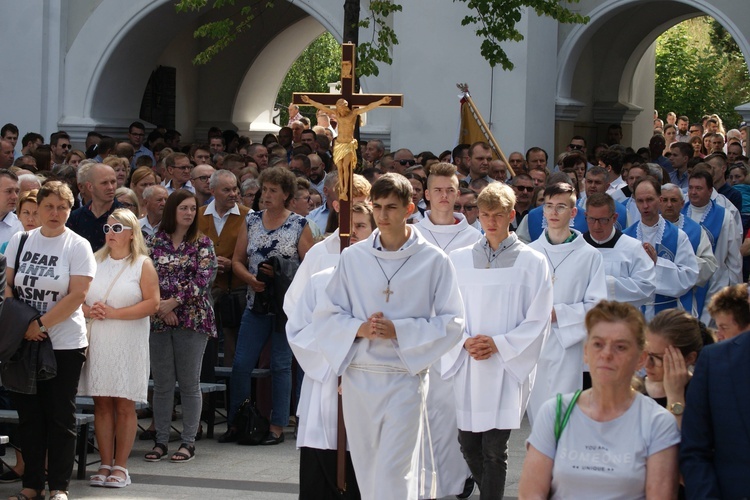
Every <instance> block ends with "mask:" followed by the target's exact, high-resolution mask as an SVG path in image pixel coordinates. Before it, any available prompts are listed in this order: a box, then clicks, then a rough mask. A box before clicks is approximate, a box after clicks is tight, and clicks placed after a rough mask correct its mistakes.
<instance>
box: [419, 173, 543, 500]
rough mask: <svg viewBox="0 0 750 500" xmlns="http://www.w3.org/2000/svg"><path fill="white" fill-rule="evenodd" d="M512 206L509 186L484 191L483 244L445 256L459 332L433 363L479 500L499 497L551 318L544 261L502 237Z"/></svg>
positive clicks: (481, 200)
mask: <svg viewBox="0 0 750 500" xmlns="http://www.w3.org/2000/svg"><path fill="white" fill-rule="evenodd" d="M515 204H516V197H515V194H514V192H513V189H511V188H510V187H509V186H506V185H505V184H502V183H500V182H495V183H492V184H490V185H489V186H487V187H486V188H484V190H483V191H482V192H481V193H480V195H479V198H478V199H477V205H478V206H479V221H480V222H481V224H482V229H483V230H484V234H485V237H484V238H482V239H481V240H480V241H478V242H476V243H474V244H473V245H471V246H468V247H466V248H462V249H460V250H455V251H453V252H451V254H450V258H451V261H452V262H453V264H454V266H455V267H456V273H457V275H458V283H459V287H460V290H461V296H462V298H463V300H464V307H465V309H466V329H465V331H464V336H463V342H461V343H459V344H458V345H457V346H456V347H454V348H453V349H452V350H451V351H450V352H449V353H448V354H446V355H445V356H443V358H442V360H441V364H442V366H443V377H444V378H448V379H450V380H452V382H453V388H454V391H455V397H456V399H455V405H456V409H457V416H458V428H459V438H458V439H459V442H460V443H461V450H462V451H463V455H464V458H465V459H466V462H467V463H468V465H469V468H470V469H471V472H472V474H473V475H474V480H475V481H476V482H477V484H478V485H479V490H480V492H481V497H482V499H487V500H493V499H497V500H501V499H502V498H503V493H504V490H505V475H506V472H507V469H508V463H507V460H508V438H510V432H511V429H518V428H519V427H520V426H521V419H522V418H523V414H524V412H525V411H526V403H527V402H528V399H529V391H530V389H531V386H532V385H533V383H534V373H535V370H536V365H537V361H538V360H539V354H540V353H541V351H542V344H543V343H544V340H545V338H546V337H547V335H548V333H549V328H550V316H551V313H552V280H551V276H550V272H549V266H548V264H547V260H546V258H545V257H544V255H542V254H540V253H539V252H537V251H534V250H532V249H531V248H529V247H528V246H527V245H525V244H524V243H522V242H521V241H520V240H519V239H518V236H516V234H515V233H510V232H509V229H510V223H511V221H513V220H514V219H515V210H514V209H513V207H514V206H515ZM498 304H499V305H500V307H498ZM430 389H432V388H430Z"/></svg>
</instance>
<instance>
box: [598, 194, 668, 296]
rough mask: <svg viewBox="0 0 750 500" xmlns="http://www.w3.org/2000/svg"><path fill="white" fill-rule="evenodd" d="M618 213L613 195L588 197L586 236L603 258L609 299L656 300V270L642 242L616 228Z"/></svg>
mask: <svg viewBox="0 0 750 500" xmlns="http://www.w3.org/2000/svg"><path fill="white" fill-rule="evenodd" d="M619 215H620V214H618V213H617V212H616V210H615V200H613V199H612V197H611V196H610V195H608V194H606V193H596V194H592V195H591V196H589V197H588V198H586V222H587V224H588V227H589V230H588V232H586V233H584V235H583V238H584V239H585V240H586V242H587V243H588V244H589V245H591V246H592V247H594V248H596V249H597V250H599V253H601V254H602V258H603V259H604V273H605V275H606V279H607V299H609V300H616V301H617V302H627V303H629V304H632V305H633V306H635V307H640V306H643V305H645V304H649V303H651V302H653V300H654V293H655V291H656V283H655V282H654V281H655V279H656V270H655V269H654V262H653V261H652V260H651V259H650V258H649V256H648V254H647V253H646V251H645V250H644V249H643V247H642V246H641V243H640V242H639V241H638V240H636V239H635V238H632V237H630V236H627V235H625V234H623V233H622V231H620V230H619V229H617V227H616V224H617V220H618V219H619Z"/></svg>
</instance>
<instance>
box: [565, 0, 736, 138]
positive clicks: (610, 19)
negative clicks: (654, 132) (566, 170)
mask: <svg viewBox="0 0 750 500" xmlns="http://www.w3.org/2000/svg"><path fill="white" fill-rule="evenodd" d="M587 4H588V5H589V6H590V9H589V10H588V12H587V14H588V15H589V16H590V18H591V20H590V22H589V23H588V24H587V25H578V26H572V27H565V28H563V27H561V31H563V30H564V35H565V36H564V37H562V38H561V39H562V42H561V43H560V45H559V52H558V74H557V96H556V127H555V129H556V130H555V146H556V149H555V150H556V151H563V150H564V149H565V144H567V141H568V140H569V139H570V137H571V136H573V135H583V136H584V137H586V138H587V139H588V140H589V142H590V143H593V142H597V141H601V140H603V139H604V136H605V133H606V128H607V126H608V125H609V124H612V123H621V124H622V126H623V132H624V140H623V143H624V144H631V143H632V144H645V143H648V138H649V137H650V135H651V129H652V118H653V108H654V106H653V100H654V99H653V73H654V59H653V55H654V50H653V44H654V42H655V40H656V38H657V37H658V36H659V35H660V34H661V33H663V32H664V31H666V30H667V29H669V28H670V27H672V26H674V25H675V24H678V23H680V22H682V21H684V20H686V19H690V18H693V17H697V16H702V15H709V16H711V17H713V18H714V19H716V20H717V21H718V22H719V23H721V25H722V26H724V28H726V30H727V31H728V32H729V33H730V34H731V35H732V37H733V38H734V39H735V41H736V42H737V43H738V45H739V47H740V49H741V50H742V52H743V54H744V56H745V61H750V23H739V24H738V23H737V22H736V21H737V20H742V19H747V17H748V14H747V12H746V9H744V8H742V7H741V5H739V4H738V3H737V2H732V1H731V0H714V1H710V2H709V1H706V0H695V1H690V2H687V1H683V0H664V1H658V2H639V1H637V0H616V1H611V2H606V3H599V2H593V1H589V2H587ZM582 6H583V3H582Z"/></svg>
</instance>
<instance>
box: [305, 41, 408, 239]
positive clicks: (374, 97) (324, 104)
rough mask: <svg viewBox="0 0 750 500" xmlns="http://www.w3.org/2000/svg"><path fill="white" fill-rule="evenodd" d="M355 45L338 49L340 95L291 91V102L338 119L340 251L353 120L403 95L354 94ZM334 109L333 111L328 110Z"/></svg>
mask: <svg viewBox="0 0 750 500" xmlns="http://www.w3.org/2000/svg"><path fill="white" fill-rule="evenodd" d="M355 53H356V52H355V46H354V44H352V43H345V44H343V45H342V46H341V57H342V60H341V93H340V94H326V93H312V92H311V93H304V92H295V93H294V94H293V96H292V102H293V103H294V104H299V105H307V106H314V107H316V108H317V109H320V110H322V111H324V112H325V113H326V114H328V115H331V116H334V117H336V119H337V120H338V124H339V125H338V137H337V138H336V139H335V143H334V146H333V161H334V164H335V165H336V168H337V169H338V171H339V199H340V200H341V202H342V204H341V210H340V212H339V228H340V229H339V233H340V235H341V248H342V249H343V248H346V247H347V246H348V245H349V233H350V230H351V229H350V226H351V216H350V209H351V207H350V200H351V189H352V188H351V181H352V174H353V172H354V168H355V167H356V165H357V147H358V145H357V141H356V139H355V138H354V130H355V128H356V125H357V118H358V117H359V115H361V114H362V113H365V112H367V111H370V110H372V109H375V108H377V107H380V106H384V107H401V106H402V105H403V96H402V95H400V94H390V95H385V94H357V93H355V88H354V87H355V85H354V84H355V68H356V66H355ZM331 106H335V108H336V109H335V110H334V109H331Z"/></svg>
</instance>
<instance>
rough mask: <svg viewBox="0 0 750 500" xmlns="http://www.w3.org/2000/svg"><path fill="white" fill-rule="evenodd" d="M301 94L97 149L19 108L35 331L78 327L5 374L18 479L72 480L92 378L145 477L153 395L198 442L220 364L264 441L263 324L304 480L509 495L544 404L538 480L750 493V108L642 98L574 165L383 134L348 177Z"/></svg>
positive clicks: (541, 491)
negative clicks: (47, 370)
mask: <svg viewBox="0 0 750 500" xmlns="http://www.w3.org/2000/svg"><path fill="white" fill-rule="evenodd" d="M297 111H298V109H295V113H294V115H293V119H292V120H290V123H289V124H288V126H286V127H282V128H281V129H280V130H279V132H278V133H277V134H268V135H267V136H266V137H264V139H263V141H262V142H261V143H252V142H251V141H250V140H249V139H248V138H247V137H241V136H239V135H238V134H237V133H236V132H234V131H231V130H227V131H221V130H219V129H217V128H211V129H210V130H209V132H208V137H207V141H206V142H205V143H193V144H190V145H185V144H182V142H181V135H180V133H179V132H177V131H176V130H165V129H160V128H156V129H154V130H152V131H150V132H149V133H148V134H146V131H147V128H146V126H145V125H144V124H142V123H140V122H133V123H132V124H131V125H130V127H129V129H128V131H127V139H125V140H118V139H115V138H112V137H107V136H102V135H101V134H99V133H97V132H90V133H89V134H88V136H87V138H86V141H85V144H84V145H82V146H83V147H81V148H80V149H73V146H72V143H71V138H70V136H69V135H68V134H67V133H65V132H63V131H59V132H56V133H54V134H52V136H51V137H50V141H49V143H48V144H44V137H42V136H41V135H39V134H36V133H33V132H32V133H27V134H26V135H25V136H23V138H22V140H21V141H20V142H21V149H20V151H19V152H16V145H17V141H18V137H19V131H18V128H17V127H15V126H14V125H12V124H7V125H5V126H4V127H2V130H1V131H0V135H1V136H2V138H0V245H2V247H0V249H1V250H2V252H3V254H4V256H5V261H4V264H5V266H4V267H5V276H6V281H7V288H6V294H5V295H6V297H13V296H15V297H18V298H19V299H20V300H23V301H25V302H27V303H28V304H30V305H31V306H33V307H35V308H36V309H37V310H38V311H39V313H40V315H41V316H40V317H39V319H38V320H36V321H33V322H32V323H31V324H30V325H29V327H28V330H27V332H26V335H25V339H26V340H28V341H32V342H34V341H43V340H45V339H49V340H50V341H51V343H52V348H53V352H54V356H55V360H56V363H57V375H56V376H55V377H54V378H51V379H49V380H39V381H37V384H36V391H35V393H34V394H20V393H17V392H10V402H8V401H7V398H6V400H4V401H5V404H8V405H9V406H10V407H12V408H14V409H16V410H17V411H18V415H19V424H18V429H17V431H15V432H13V433H11V438H12V441H13V443H14V445H16V446H17V448H18V450H20V451H19V452H18V453H17V457H16V464H15V465H14V466H12V467H11V466H7V465H4V471H2V475H1V476H0V479H2V480H7V481H12V480H22V489H21V490H20V491H19V493H18V494H17V495H16V496H15V497H12V498H16V499H33V498H43V497H44V492H45V484H47V485H48V488H49V491H50V497H51V498H54V499H55V500H64V499H66V498H67V490H68V484H69V479H70V475H71V472H72V469H73V456H74V450H73V447H74V444H75V418H74V412H75V398H76V395H86V396H91V397H93V399H94V417H95V423H94V427H95V434H96V440H97V444H98V448H99V453H100V456H101V464H100V467H99V468H98V470H97V472H96V474H95V475H93V476H92V477H91V478H90V484H91V485H92V486H97V487H112V488H121V487H125V486H127V485H128V484H130V482H131V478H130V475H129V473H128V469H127V463H128V459H129V457H130V454H131V451H132V446H133V443H134V440H135V439H136V438H137V414H136V410H135V408H136V403H146V402H149V403H150V406H151V408H152V412H153V422H152V424H151V427H150V428H149V429H148V430H146V431H144V432H143V433H142V435H141V436H140V437H141V438H143V439H152V440H153V442H154V446H153V449H151V450H150V451H149V452H148V453H146V455H145V456H144V459H145V460H146V461H149V462H158V461H161V460H163V459H164V458H165V457H166V458H168V459H169V460H171V461H172V462H187V461H190V460H193V459H194V458H195V457H196V441H197V440H199V439H200V438H201V436H202V424H201V418H202V417H201V414H202V410H203V405H202V396H201V390H200V382H201V381H206V380H209V379H212V377H213V371H214V367H215V366H217V365H220V364H223V365H224V366H226V367H231V368H232V370H231V373H232V375H231V380H232V383H231V393H230V394H229V408H228V413H229V425H228V427H227V431H226V433H224V434H223V435H222V436H221V437H219V442H222V443H229V442H235V441H237V440H238V439H240V438H241V437H242V432H243V429H240V428H239V427H238V425H237V422H238V419H237V418H235V417H236V416H237V415H238V413H239V411H240V408H241V405H242V403H243V402H244V401H245V400H246V399H247V398H251V397H255V396H257V395H253V394H251V388H252V385H251V376H252V373H253V370H254V369H255V368H256V367H258V366H259V364H260V363H263V361H261V359H262V352H263V351H264V349H267V350H268V352H269V353H270V364H269V368H270V372H271V378H270V383H271V389H272V390H271V395H270V400H271V401H270V408H271V411H270V415H269V417H270V418H269V420H270V430H269V432H268V434H267V435H266V436H265V437H264V438H263V439H262V440H261V442H260V444H262V445H267V446H272V445H276V444H279V443H281V442H283V441H284V440H285V434H284V428H285V427H286V426H287V425H288V423H289V422H290V415H292V414H295V413H296V416H297V419H296V426H297V427H296V431H295V437H296V439H297V447H298V448H299V449H300V498H312V499H317V498H365V499H381V498H408V499H417V498H420V499H421V498H439V497H445V496H452V495H455V496H457V497H458V498H467V497H468V496H470V495H471V493H472V491H473V490H474V488H475V486H477V487H478V488H479V491H480V495H481V498H482V499H485V500H486V499H494V498H498V499H500V498H502V497H503V493H504V489H505V475H506V471H507V460H508V440H509V437H510V434H511V432H512V430H513V429H518V428H520V426H521V422H522V420H523V418H524V416H528V418H529V421H530V422H531V424H532V433H531V436H530V437H529V439H528V442H527V450H528V451H527V455H526V459H525V463H524V464H523V474H522V478H521V483H520V486H519V492H520V497H521V498H547V497H552V498H568V497H585V498H608V497H611V498H668V497H672V496H675V495H680V496H682V497H686V498H711V497H717V498H719V497H722V498H734V497H737V498H739V497H743V496H750V483H749V482H748V480H747V477H746V475H747V474H746V471H747V470H748V466H750V462H749V461H748V460H747V459H746V458H743V456H744V454H743V453H742V452H743V451H744V449H745V448H746V445H747V444H749V442H750V435H748V434H747V432H746V428H747V427H746V421H745V420H746V418H747V417H746V416H747V415H749V414H750V413H749V412H748V410H750V409H748V408H747V403H746V401H747V400H748V399H747V398H746V397H743V396H750V382H748V380H750V379H749V378H748V377H747V376H746V375H747V374H748V373H747V368H746V366H747V361H748V359H750V358H749V356H750V352H746V351H747V350H748V345H749V344H750V341H748V339H747V338H746V337H747V334H744V333H743V332H744V331H745V330H747V328H748V326H750V306H749V305H748V289H747V285H746V281H747V277H748V273H750V263H749V262H748V259H743V257H748V256H750V232H749V231H750V177H748V174H749V173H750V166H749V165H748V156H747V155H748V149H747V147H748V146H747V139H748V137H747V135H748V126H747V125H746V124H743V125H742V126H741V127H740V128H738V129H732V130H729V131H726V132H725V130H724V127H723V124H722V122H721V119H720V118H719V117H718V116H716V115H711V116H706V117H704V118H703V119H702V120H699V121H696V122H694V123H692V124H691V123H690V120H689V119H688V118H687V117H684V116H679V117H678V116H677V115H675V114H674V113H670V114H668V115H667V117H666V123H664V122H662V121H661V120H659V119H658V118H656V116H655V122H654V135H653V137H652V138H651V139H650V141H649V144H648V146H647V147H643V148H640V149H634V148H630V147H626V146H624V145H621V144H620V143H621V142H622V139H623V134H622V128H621V127H620V126H619V125H613V126H610V127H609V129H608V131H607V142H606V143H602V144H597V145H596V147H594V148H592V150H591V151H589V150H588V147H587V141H586V139H585V138H584V137H582V136H574V137H572V138H571V140H570V141H569V144H568V146H567V147H566V150H565V151H564V152H562V153H561V154H559V155H558V156H557V157H556V162H555V163H554V164H552V162H550V158H549V155H548V153H547V152H546V151H545V150H544V149H542V148H539V147H531V148H529V149H528V150H527V151H526V152H525V153H521V152H512V153H511V154H510V155H508V156H507V159H506V158H504V157H500V158H499V157H498V155H497V152H496V151H493V149H492V148H491V147H490V145H489V144H488V143H486V142H476V143H474V144H460V145H458V146H456V147H455V148H453V149H451V150H445V151H442V152H440V153H439V154H437V153H433V152H430V151H424V152H421V153H418V154H416V155H415V154H414V153H413V152H412V151H411V150H409V149H407V148H401V149H397V150H394V151H392V152H388V151H387V150H386V147H385V145H384V143H383V142H382V141H380V140H370V141H367V142H366V144H360V147H359V151H358V153H359V154H361V158H360V160H359V165H358V167H357V170H356V171H357V173H356V174H355V175H354V176H353V179H352V180H351V185H350V186H349V185H348V181H347V180H346V179H341V178H340V176H339V171H338V170H337V168H336V166H335V165H334V158H336V157H337V151H336V147H337V146H338V147H343V146H344V144H343V142H341V141H339V142H340V143H337V127H336V125H337V123H336V113H335V111H333V110H328V111H326V110H319V112H318V124H317V125H316V126H314V127H312V126H311V124H310V122H309V120H308V119H307V118H305V117H303V116H302V115H300V114H298V113H297ZM290 113H291V110H290ZM290 116H292V115H291V114H290ZM351 144H352V143H351V142H347V143H346V144H345V146H347V147H349V148H350V149H351ZM354 144H355V145H356V141H354ZM339 153H340V152H339ZM350 153H351V152H350V151H349V150H347V153H346V154H347V155H349V156H347V158H350V159H351V158H353V157H352V156H351V155H350ZM340 154H341V153H340ZM342 189H347V190H348V189H351V193H349V195H350V199H349V200H347V201H348V204H347V205H342V203H341V201H340V200H339V197H340V195H342V194H343V193H342ZM342 206H343V207H346V206H350V207H351V220H352V227H351V231H349V234H350V238H351V247H350V248H349V249H347V250H345V251H344V252H340V250H339V248H340V246H339V237H340V233H339V228H338V225H339V211H340V210H341V209H342ZM711 344H715V345H711ZM149 379H152V380H153V384H152V385H153V390H152V391H150V390H149ZM294 381H296V384H294ZM176 384H177V386H178V392H179V400H180V405H181V414H182V424H183V425H182V430H181V435H180V444H179V446H177V448H176V449H175V450H173V452H172V453H171V454H170V453H169V449H168V443H169V434H170V427H171V421H172V420H173V415H174V407H175V385H176ZM8 392H9V391H6V394H7V393H8ZM339 394H341V397H342V403H341V404H342V408H343V415H344V420H345V422H346V427H347V429H348V451H347V453H346V464H345V465H346V471H347V484H348V487H347V490H346V492H345V493H344V494H343V496H341V492H339V491H338V488H337V484H336V466H337V460H338V459H337V453H336V449H337V447H338V443H337V439H336V438H337V433H338V428H337V415H338V406H339V402H338V397H339ZM295 408H296V410H295ZM680 473H682V474H680Z"/></svg>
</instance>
